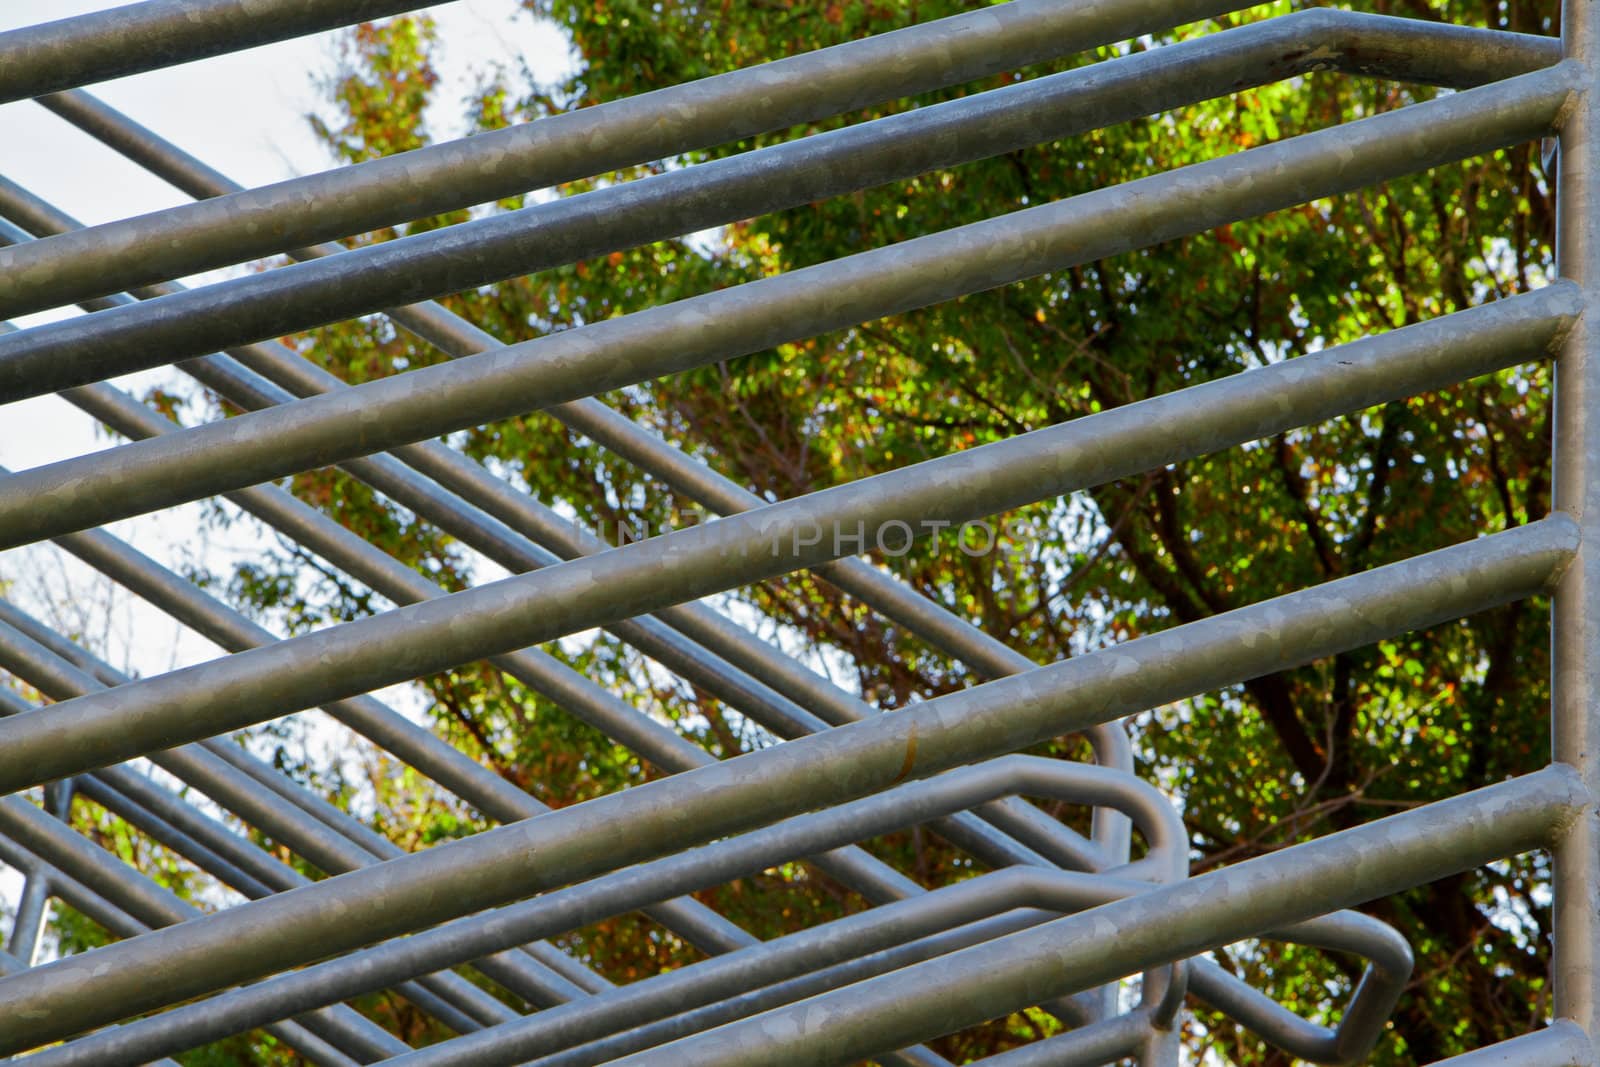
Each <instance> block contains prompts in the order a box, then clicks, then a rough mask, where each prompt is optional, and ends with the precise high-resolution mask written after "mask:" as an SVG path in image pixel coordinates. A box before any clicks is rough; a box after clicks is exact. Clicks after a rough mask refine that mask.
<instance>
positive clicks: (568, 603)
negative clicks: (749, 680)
mask: <svg viewBox="0 0 1600 1067" xmlns="http://www.w3.org/2000/svg"><path fill="white" fill-rule="evenodd" d="M1574 295H1575V294H1574V293H1573V291H1572V290H1571V289H1570V288H1569V287H1567V286H1566V285H1564V284H1559V285H1554V286H1551V287H1549V288H1547V289H1545V290H1541V291H1540V292H1538V293H1534V294H1529V295H1526V296H1521V297H1516V298H1512V299H1509V300H1505V301H1501V302H1499V303H1497V304H1492V305H1487V306H1485V307H1483V308H1479V309H1474V310H1473V311H1468V312H1462V313H1458V314H1457V315H1455V316H1449V317H1447V318H1444V319H1439V320H1434V321H1432V322H1426V323H1420V324H1417V325H1415V326H1411V327H1407V328H1405V329H1403V330H1398V331H1394V332H1392V333H1390V334H1386V335H1382V336H1379V337H1373V338H1368V339H1365V340H1362V341H1358V342H1355V343H1353V344H1350V345H1345V346H1340V347H1339V348H1337V349H1332V350H1329V351H1328V352H1323V353H1319V354H1317V355H1313V356H1307V357H1303V358H1301V359H1297V360H1292V361H1288V362H1285V363H1280V364H1277V365H1275V366H1273V367H1268V368H1263V369H1261V370H1258V371H1253V372H1249V373H1246V374H1242V375H1237V376H1235V377H1233V378H1225V379H1221V380H1219V381H1216V382H1211V383H1208V384H1206V385H1201V386H1193V387H1190V388H1189V389H1185V390H1182V391H1180V392H1178V393H1173V394H1169V395H1167V396H1164V397H1157V398H1153V399H1151V400H1146V401H1142V402H1140V403H1138V404H1130V405H1127V406H1125V407H1122V408H1118V409H1115V410H1113V411H1108V412H1102V413H1100V414H1097V415H1093V416H1090V417H1087V418H1083V419H1079V420H1076V421H1074V422H1071V423H1066V424H1063V425H1061V426H1057V427H1053V428H1050V429H1046V430H1041V431H1037V432H1035V433H1032V434H1028V435H1025V436H1023V437H1018V438H1012V439H1010V440H1007V441H1001V442H996V443H994V444H990V445H985V446H983V447H981V448H976V449H972V450H970V451H967V452H963V453H960V454H958V455H953V456H947V457H943V458H941V459H936V460H930V461H927V462H925V463H922V464H918V465H915V466H912V467H908V468H904V469H902V470H900V471H896V472H894V473H891V474H885V475H879V476H877V477H875V478H871V479H866V480H864V481H861V482H856V483H853V484H851V485H846V486H841V487H838V488H835V489H830V490H825V491H822V492H818V493H814V494H811V495H810V496H807V497H801V498H797V499H795V500H791V501H786V502H783V503H780V504H773V505H769V506H767V507H764V508H760V509H756V510H753V511H748V512H744V513H742V514H740V515H737V516H733V517H729V518H725V519H722V520H720V521H718V522H715V523H708V524H706V525H703V526H699V527H695V528H692V529H687V530H681V531H677V532H674V533H671V534H668V535H665V536H661V537H657V538H653V539H651V540H649V541H643V542H639V543H636V544H631V545H625V546H623V547H621V548H617V549H614V550H612V551H611V552H607V553H603V554H601V555H599V556H593V557H585V558H583V559H579V560H573V561H570V562H567V563H563V564H560V565H557V566H554V567H549V568H546V569H544V570H540V571H536V572H534V573H532V574H528V575H523V576H519V577H515V578H510V579H506V580H504V581H501V582H497V583H494V584H492V585H487V586H481V587H479V588H477V589H474V590H470V591H468V592H464V593H457V594H454V595H452V596H448V597H442V598H439V599H436V600H432V601H427V602H425V603H423V604H420V605H416V606H413V607H408V608H401V609H398V610H396V611H393V612H390V613H388V614H385V615H382V616H378V617H375V618H371V619H365V620H361V621H358V622H353V623H348V624H345V625H342V626H336V627H332V628H330V629H328V630H324V631H322V632H320V633H317V634H313V635H308V636H305V637H300V638H295V639H292V640H288V641H283V642H280V643H278V644H277V645H275V646H273V647H271V648H266V649H258V650H254V651H251V652H245V653H241V654H239V655H236V656H234V657H232V658H230V659H227V660H223V661H217V662H214V663H211V664H203V665H201V666H198V667H194V668H189V669H188V670H184V671H178V672H175V673H173V674H169V675H165V676H162V677H159V678H153V679H148V680H144V681H140V682H136V683H133V684H131V685H128V686H122V687H120V688H119V689H118V690H116V691H114V692H112V693H108V694H105V695H104V696H97V697H88V698H80V699H78V700H75V701H69V702H66V703H63V704H60V705H58V706H56V707H55V708H53V709H51V712H50V714H49V715H42V716H39V717H38V718H37V719H34V720H21V719H17V720H11V721H9V722H4V723H0V789H4V788H17V787H21V786H25V785H31V784H35V783H36V782H37V781H42V780H48V779H49V778H52V777H56V776H59V775H64V774H70V773H75V772H76V771H79V770H84V769H88V768H89V767H92V766H100V765H104V764H105V763H110V762H116V761H117V760H120V759H126V758H130V757H132V756H135V755H139V754H141V753H144V752H148V751H152V750H155V749H158V748H162V747H167V746H169V745H171V744H174V743H177V742H179V741H181V740H185V739H194V738H195V737H203V736H206V735H207V734H210V733H216V732H220V731H222V730H227V729H234V728H238V727H242V726H245V725H249V724H251V723H253V722H259V721H264V720H265V719H268V718H272V717H275V716H276V715H279V714H283V713H285V712H287V711H292V710H297V709H298V708H301V707H308V706H313V705H316V704H318V703H322V702H324V701H326V700H330V699H337V698H339V697H344V696H350V695H354V694H355V693H359V692H363V691H365V690H367V689H370V688H374V687H377V686H381V685H385V684H389V683H391V682H395V681H402V680H405V679H409V678H411V677H414V676H416V675H418V674H422V673H426V672H427V671H430V670H437V669H443V668H445V667H449V666H454V665H455V664H457V663H461V662H466V661H469V660H471V659H474V658H477V657H479V656H484V655H493V654H496V653H497V652H500V651H502V650H506V649H508V648H516V647H521V646H525V645H529V644H535V643H538V642H540V641H546V640H552V639H554V638H557V637H560V636H563V635H564V634H567V633H573V632H576V631H578V630H581V629H584V628H586V627H588V626H593V625H598V624H602V623H605V622H608V621H610V620H612V619H616V618H624V617H627V616H629V615H633V614H638V613H642V612H647V611H652V610H656V609H658V608H661V607H665V606H668V605H670V604H673V603H678V602H681V601H684V600H689V599H693V598H696V597H700V596H706V595H709V594H711V593H714V592H718V591H720V590H722V589H727V588H731V587H734V586H737V585H740V584H743V583H746V582H751V581H755V580H758V579H761V578H766V577H770V576H773V575H775V574H780V573H784V572H786V571H790V570H795V569H798V568H800V567H803V566H808V565H811V564H814V563H818V562H822V561H825V560H828V559H831V558H837V557H839V556H844V555H848V554H852V553H853V552H854V551H859V549H860V548H861V547H863V545H864V544H869V543H871V542H870V541H865V542H863V541H860V540H851V541H846V540H845V539H844V537H841V536H832V537H825V536H822V529H823V527H822V524H823V523H827V524H830V525H831V528H832V530H833V531H835V533H836V534H837V533H838V532H839V531H844V533H845V534H846V535H848V536H849V537H850V538H857V537H860V538H866V537H873V538H876V537H881V536H882V535H883V531H884V529H885V528H886V527H887V526H888V525H889V524H891V523H894V524H898V525H899V526H904V527H906V528H907V529H908V530H912V532H913V533H914V532H915V530H914V529H913V528H912V527H911V525H910V524H911V523H923V524H925V523H927V522H928V521H930V520H938V521H945V522H949V523H953V524H959V523H961V522H964V521H968V520H970V519H974V518H978V517H981V516H984V515H990V514H994V513H996V512H1000V511H1004V510H1006V509H1007V508H1011V507H1016V506H1019V505H1022V504H1025V503H1031V502H1033V501H1036V500H1040V499H1043V498H1045V497H1047V496H1053V495H1059V494H1061V493H1065V492H1070V491H1072V490H1074V489H1080V488H1084V487H1087V486H1091V485H1095V484H1099V483H1101V482H1105V481H1111V480H1114V479H1115V478H1118V477H1124V476H1127V475H1130V474H1136V473H1139V472H1141V471H1144V470H1147V469H1150V468H1152V467H1157V466H1161V465H1163V464H1166V463H1172V462H1177V461H1179V460H1181V459H1184V458H1188V457H1191V456H1195V455H1200V454H1203V453H1205V452H1206V451H1209V450H1214V449H1217V448H1222V447H1227V446H1229V445H1233V444H1238V443H1241V442H1243V441H1247V440H1252V439H1255V438H1257V437H1262V436H1268V435H1270V434H1272V433H1277V432H1280V431H1282V430H1285V429H1291V428H1293V427H1296V426H1300V425H1305V424H1307V423H1310V422H1315V421H1319V420H1320V419H1323V418H1329V417H1333V416H1336V415H1339V414H1343V413H1347V412H1350V411H1354V410H1359V409H1361V408H1363V407H1366V406H1369V405H1371V404H1374V403H1378V402H1380V401H1382V400H1387V399H1393V398H1396V397H1400V396H1406V395H1410V394H1411V393H1413V392H1417V391H1421V390H1424V389H1427V388H1434V387H1439V386H1442V385H1446V384H1450V383H1453V382H1456V381H1459V380H1463V379H1466V378H1470V377H1472V376H1474V375H1476V374H1482V373H1488V372H1490V371H1492V370H1496V369H1500V368H1503V367H1506V366H1512V365H1515V364H1516V363H1519V362H1524V361H1526V360H1527V359H1529V358H1534V357H1536V356H1537V355H1540V354H1543V352H1544V351H1545V350H1546V349H1547V348H1548V347H1549V346H1550V345H1551V344H1552V343H1553V342H1555V341H1556V340H1557V339H1558V338H1559V337H1560V336H1561V335H1562V334H1563V332H1564V330H1565V329H1566V327H1567V326H1568V325H1569V324H1570V321H1571V315H1572V314H1573V313H1574V311H1575V310H1576V308H1575V304H1574V302H1573V297H1574ZM1467 324H1470V325H1469V326H1468V328H1466V329H1463V326H1464V325H1467ZM1330 378H1336V379H1338V381H1339V383H1340V384H1339V387H1338V388H1336V389H1332V388H1329V385H1330ZM356 391H358V390H352V392H356ZM247 417H248V416H242V417H241V418H247ZM231 421H233V422H238V421H240V419H235V420H231ZM180 436H182V434H181V433H180V434H173V435H171V436H170V437H168V438H161V439H158V440H157V441H154V442H148V443H154V444H159V443H161V442H163V441H166V440H172V439H175V438H177V437H180ZM127 447H137V446H127ZM957 486H960V487H961V489H960V491H959V492H955V491H954V490H955V487H957ZM858 531H859V532H858ZM896 543H898V542H896ZM691 559H692V560H696V561H697V563H696V564H695V565H694V566H693V567H690V566H689V565H688V562H689V561H690V560H691ZM596 568H600V570H601V571H603V575H604V576H603V578H601V577H600V576H599V575H600V571H597V569H596ZM69 736H70V737H72V738H74V741H73V743H72V744H70V745H68V744H64V743H63V739H64V738H66V737H69Z"/></svg>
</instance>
